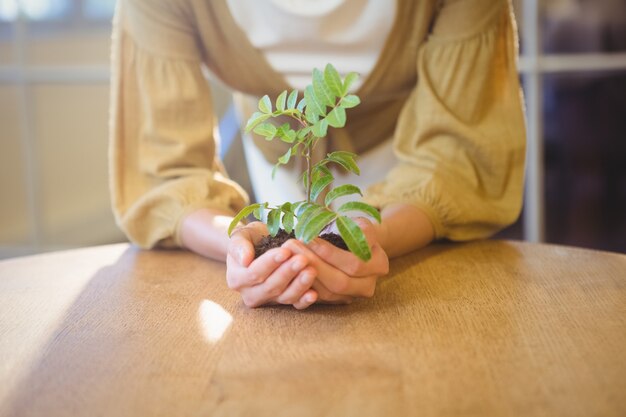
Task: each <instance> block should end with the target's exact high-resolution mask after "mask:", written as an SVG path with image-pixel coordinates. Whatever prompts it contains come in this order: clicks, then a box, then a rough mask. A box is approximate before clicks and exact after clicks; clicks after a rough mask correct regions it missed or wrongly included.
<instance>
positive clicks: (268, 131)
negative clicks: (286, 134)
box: [253, 122, 276, 140]
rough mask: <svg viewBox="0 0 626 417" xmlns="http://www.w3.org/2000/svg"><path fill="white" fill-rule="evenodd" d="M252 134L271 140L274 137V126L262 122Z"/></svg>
mask: <svg viewBox="0 0 626 417" xmlns="http://www.w3.org/2000/svg"><path fill="white" fill-rule="evenodd" d="M253 132H254V133H256V134H257V135H261V136H264V137H265V139H267V140H272V139H274V136H276V126H274V125H273V124H271V123H269V122H264V123H261V124H260V125H258V126H257V127H255V128H254V130H253Z"/></svg>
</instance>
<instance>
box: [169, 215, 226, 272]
mask: <svg viewBox="0 0 626 417" xmlns="http://www.w3.org/2000/svg"><path fill="white" fill-rule="evenodd" d="M232 219H233V216H232V213H229V212H227V211H223V210H215V209H200V210H197V211H194V212H192V213H190V214H189V215H187V217H185V218H184V219H183V222H182V225H181V230H180V240H181V242H182V244H183V246H184V247H185V248H186V249H189V250H191V251H193V252H196V253H198V254H200V255H202V256H205V257H207V258H211V259H215V260H218V261H222V262H225V261H226V251H227V248H228V241H229V238H228V225H229V224H230V222H231V221H232Z"/></svg>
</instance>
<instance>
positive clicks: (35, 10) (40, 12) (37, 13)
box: [19, 0, 72, 20]
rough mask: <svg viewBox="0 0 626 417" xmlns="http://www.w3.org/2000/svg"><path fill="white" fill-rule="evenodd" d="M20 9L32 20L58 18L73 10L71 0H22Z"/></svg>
mask: <svg viewBox="0 0 626 417" xmlns="http://www.w3.org/2000/svg"><path fill="white" fill-rule="evenodd" d="M19 3H20V10H21V11H22V12H23V13H24V15H25V16H26V17H27V18H28V19H30V20H58V19H63V18H67V17H68V16H69V15H70V13H71V11H72V7H71V6H72V4H71V0H20V2H19Z"/></svg>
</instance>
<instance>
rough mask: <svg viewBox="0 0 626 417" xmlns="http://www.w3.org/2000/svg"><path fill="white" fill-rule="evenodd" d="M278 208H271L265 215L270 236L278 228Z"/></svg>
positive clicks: (279, 212) (275, 232) (273, 234)
mask: <svg viewBox="0 0 626 417" xmlns="http://www.w3.org/2000/svg"><path fill="white" fill-rule="evenodd" d="M280 214H281V211H280V209H272V210H270V212H269V214H268V215H267V230H268V231H269V232H270V235H271V236H276V234H277V233H278V229H280Z"/></svg>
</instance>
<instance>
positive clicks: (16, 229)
mask: <svg viewBox="0 0 626 417" xmlns="http://www.w3.org/2000/svg"><path fill="white" fill-rule="evenodd" d="M19 103H20V100H19V91H18V88H17V87H14V86H12V85H3V84H0V126H2V128H1V129H0V195H1V196H2V197H1V198H2V203H0V258H1V257H2V254H3V253H4V252H5V249H6V248H7V247H13V246H23V245H25V244H27V243H28V241H29V239H30V235H31V232H32V230H31V228H30V225H31V224H30V218H29V215H28V213H29V211H28V195H27V192H26V187H25V185H26V183H27V180H26V178H25V173H26V171H25V167H24V164H23V162H24V155H23V151H24V150H23V148H22V146H21V140H22V138H21V134H22V132H21V131H20V118H21V114H20V109H19Z"/></svg>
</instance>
